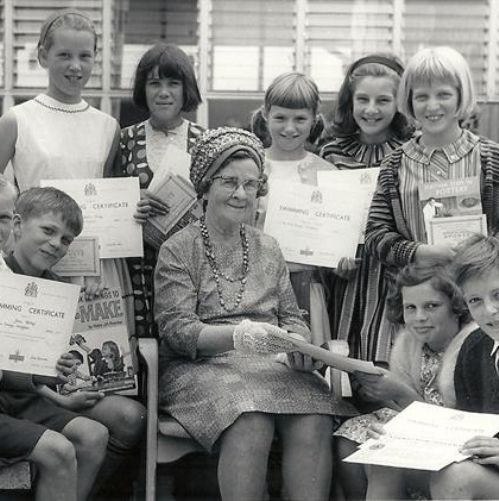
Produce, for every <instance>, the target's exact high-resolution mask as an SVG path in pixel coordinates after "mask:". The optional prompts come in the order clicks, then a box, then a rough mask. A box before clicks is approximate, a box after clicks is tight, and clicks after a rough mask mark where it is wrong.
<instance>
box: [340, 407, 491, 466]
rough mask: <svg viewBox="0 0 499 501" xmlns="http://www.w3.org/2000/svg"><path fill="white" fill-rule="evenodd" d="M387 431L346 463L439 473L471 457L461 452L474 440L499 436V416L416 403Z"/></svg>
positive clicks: (366, 443)
mask: <svg viewBox="0 0 499 501" xmlns="http://www.w3.org/2000/svg"><path fill="white" fill-rule="evenodd" d="M384 428H385V431H386V434H384V435H381V436H380V438H379V439H369V440H368V441H367V442H365V443H363V444H362V445H361V446H360V447H359V449H358V450H357V451H356V452H354V453H353V454H352V455H350V456H348V457H347V458H345V459H344V461H346V462H349V463H364V464H377V465H382V466H393V467H397V468H411V469H415V470H431V471H438V470H440V469H442V468H443V467H444V466H447V465H449V464H451V463H453V462H455V461H462V460H464V459H466V458H467V457H468V456H465V455H463V454H461V453H460V452H459V448H460V447H461V446H462V445H463V444H464V443H465V442H466V441H467V440H469V439H470V438H473V437H475V436H477V435H483V436H486V437H493V436H494V435H495V434H496V433H497V432H499V416H498V415H497V414H481V413H475V412H464V411H458V410H455V409H448V408H445V407H440V406H438V405H431V404H426V403H423V402H413V403H412V404H411V405H409V406H408V407H406V408H405V409H404V410H403V411H402V412H401V413H400V414H398V415H397V416H395V417H394V418H393V419H392V420H391V421H389V422H388V423H387V424H386V425H385V427H384Z"/></svg>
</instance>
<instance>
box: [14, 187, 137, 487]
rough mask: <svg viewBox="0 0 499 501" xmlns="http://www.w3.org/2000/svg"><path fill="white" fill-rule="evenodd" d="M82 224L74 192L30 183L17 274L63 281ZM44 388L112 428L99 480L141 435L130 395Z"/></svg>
mask: <svg viewBox="0 0 499 501" xmlns="http://www.w3.org/2000/svg"><path fill="white" fill-rule="evenodd" d="M82 227H83V217H82V213H81V210H80V208H79V207H78V205H77V203H76V202H75V201H74V200H73V199H72V198H71V197H70V196H69V195H67V194H66V193H64V192H62V191H60V190H58V189H56V188H52V187H47V188H31V189H29V190H27V191H25V192H23V193H22V194H21V195H20V196H19V199H18V200H17V202H16V214H15V215H14V218H13V235H14V246H13V252H12V254H10V255H9V256H8V257H7V258H6V259H5V261H6V262H7V264H8V265H9V266H10V268H11V269H12V271H13V272H14V273H21V274H25V275H30V276H33V277H41V278H46V279H49V280H61V279H60V278H59V277H58V276H57V275H56V274H55V273H53V272H52V271H51V268H52V266H54V265H55V264H56V263H57V262H58V261H59V260H60V259H61V258H62V257H64V256H65V254H66V252H67V250H68V248H69V245H70V244H71V242H72V241H73V239H74V238H75V237H76V236H78V235H79V234H80V232H81V230H82ZM39 393H40V394H41V395H43V396H44V397H46V398H48V399H50V400H52V401H53V402H55V403H56V404H57V405H59V406H61V407H65V408H67V409H69V410H72V411H75V412H77V413H78V414H83V415H85V416H87V417H88V418H90V419H92V420H95V421H97V422H99V423H102V424H103V425H104V426H105V427H106V428H107V430H109V444H108V449H107V454H106V458H105V461H104V464H103V465H102V467H101V469H100V473H99V478H98V480H97V483H98V484H101V483H102V481H103V480H104V479H106V478H107V477H108V476H109V475H110V474H111V472H112V471H113V470H115V469H116V468H117V467H118V466H119V465H120V463H121V462H122V461H123V460H124V459H125V458H126V457H127V456H128V455H129V454H130V453H131V452H132V450H133V449H134V447H135V446H136V445H137V443H138V442H139V440H140V438H141V437H142V434H143V431H144V426H145V409H144V407H143V406H142V405H141V404H140V403H139V402H136V401H134V400H132V399H130V398H126V397H123V396H119V395H110V396H107V397H104V394H103V393H99V392H95V391H79V392H75V393H73V394H71V395H68V396H63V395H60V394H58V393H56V392H54V391H53V390H51V389H50V388H48V387H43V388H41V389H40V392H39ZM104 442H105V441H104Z"/></svg>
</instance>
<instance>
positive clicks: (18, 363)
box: [0, 273, 80, 376]
mask: <svg viewBox="0 0 499 501" xmlns="http://www.w3.org/2000/svg"><path fill="white" fill-rule="evenodd" d="M79 294H80V286H79V285H73V284H65V283H61V282H54V281H51V280H44V279H41V278H33V277H29V276H26V275H15V274H13V273H12V274H11V273H3V274H2V283H1V285H0V339H1V343H2V350H1V351H0V369H4V370H11V371H17V372H23V373H27V374H39V375H42V376H56V375H57V374H56V369H55V367H56V363H57V360H58V359H59V357H60V355H61V354H62V353H63V352H65V351H67V345H68V339H69V336H70V335H71V332H72V329H73V323H74V317H75V312H76V305H77V303H78V297H79Z"/></svg>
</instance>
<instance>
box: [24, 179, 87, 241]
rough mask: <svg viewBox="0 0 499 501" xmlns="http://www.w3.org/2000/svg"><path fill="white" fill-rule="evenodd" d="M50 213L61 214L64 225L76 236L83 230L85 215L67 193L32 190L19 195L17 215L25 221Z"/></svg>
mask: <svg viewBox="0 0 499 501" xmlns="http://www.w3.org/2000/svg"><path fill="white" fill-rule="evenodd" d="M49 212H53V213H54V214H60V215H61V217H62V220H63V221H64V223H65V224H66V225H67V226H68V228H69V229H70V230H71V232H72V233H73V234H74V236H75V237H76V236H78V235H79V234H80V233H81V231H82V229H83V214H82V212H81V209H80V207H79V206H78V204H77V203H76V201H75V200H74V199H73V198H71V197H70V196H69V195H68V194H67V193H64V192H63V191H61V190H58V189H57V188H53V187H52V186H48V187H46V188H30V189H29V190H26V191H24V192H23V193H21V194H20V195H19V198H18V199H17V201H16V213H17V214H19V215H20V216H21V218H22V219H23V221H27V220H28V219H30V218H34V217H40V216H42V215H44V214H47V213H49Z"/></svg>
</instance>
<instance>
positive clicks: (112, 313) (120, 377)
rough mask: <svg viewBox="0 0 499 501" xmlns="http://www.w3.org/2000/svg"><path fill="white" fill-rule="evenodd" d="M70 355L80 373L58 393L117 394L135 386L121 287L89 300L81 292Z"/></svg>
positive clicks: (61, 386) (72, 376)
mask: <svg viewBox="0 0 499 501" xmlns="http://www.w3.org/2000/svg"><path fill="white" fill-rule="evenodd" d="M69 344H70V346H69V353H71V354H72V355H73V357H74V358H75V359H76V363H77V366H78V368H77V370H76V372H75V373H74V374H72V375H71V377H70V380H69V381H68V382H67V383H64V384H61V385H59V388H58V390H59V392H60V393H62V394H69V393H72V392H74V391H81V390H87V391H89V390H90V391H101V392H104V393H114V392H116V391H120V390H128V389H132V388H135V387H136V378H135V369H134V364H133V358H132V353H131V349H130V343H129V339H128V329H127V324H126V316H125V306H124V302H123V298H122V294H121V290H120V289H119V288H116V287H115V288H110V289H105V290H104V291H103V292H102V293H101V294H100V296H99V297H97V298H94V299H90V300H87V299H86V298H85V294H84V293H81V294H80V298H79V301H78V307H77V310H76V318H75V322H74V327H73V335H72V336H71V339H70V343H69Z"/></svg>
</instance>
